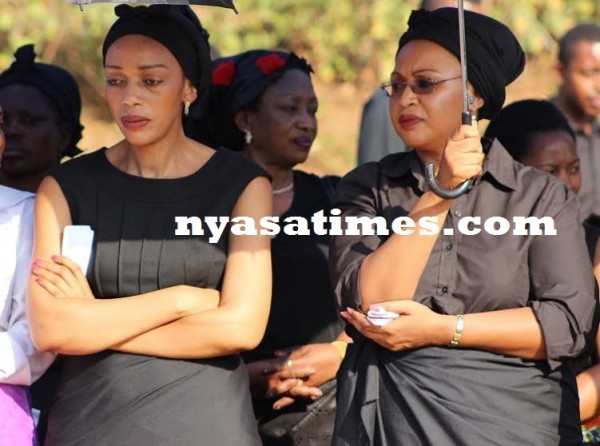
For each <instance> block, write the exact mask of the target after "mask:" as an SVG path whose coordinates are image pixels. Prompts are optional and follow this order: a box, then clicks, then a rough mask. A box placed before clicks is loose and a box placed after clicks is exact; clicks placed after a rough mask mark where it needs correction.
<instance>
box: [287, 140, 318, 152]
mask: <svg viewBox="0 0 600 446" xmlns="http://www.w3.org/2000/svg"><path fill="white" fill-rule="evenodd" d="M292 141H293V142H294V144H296V145H297V146H298V147H300V148H301V149H302V150H306V151H309V150H310V148H311V146H312V143H313V139H312V138H310V137H308V136H300V137H298V138H294V139H293V140H292Z"/></svg>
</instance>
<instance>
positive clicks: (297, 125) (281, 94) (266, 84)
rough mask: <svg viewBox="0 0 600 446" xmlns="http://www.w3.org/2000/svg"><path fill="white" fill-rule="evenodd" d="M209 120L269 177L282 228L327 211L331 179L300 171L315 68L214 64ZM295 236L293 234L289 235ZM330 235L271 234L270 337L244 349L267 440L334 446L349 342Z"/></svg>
mask: <svg viewBox="0 0 600 446" xmlns="http://www.w3.org/2000/svg"><path fill="white" fill-rule="evenodd" d="M213 67H214V71H213V87H214V88H213V90H214V91H213V93H214V95H213V97H212V100H211V108H210V110H209V113H207V120H206V121H205V122H204V123H203V124H201V125H200V126H199V127H198V129H199V130H204V131H205V132H208V135H205V136H206V137H208V138H209V139H210V140H211V141H213V144H214V145H215V146H224V147H228V148H231V149H234V150H238V151H241V152H243V153H244V154H245V155H246V156H248V158H250V159H252V160H253V161H255V162H256V163H257V164H258V165H260V166H261V167H263V168H264V169H265V170H266V171H267V172H269V174H270V175H271V177H272V179H273V181H272V185H273V192H272V194H273V215H274V216H275V217H276V218H278V219H279V222H280V225H281V226H284V225H285V224H286V223H285V222H286V221H290V220H294V219H298V218H302V219H306V221H310V219H311V217H312V216H313V215H314V214H315V213H318V212H322V213H323V214H324V215H328V214H329V210H330V209H331V205H332V201H333V195H334V180H336V181H337V180H339V177H323V178H320V177H318V176H316V175H312V174H308V173H306V172H302V171H301V170H298V169H297V168H296V167H297V166H298V164H300V163H302V162H304V161H306V159H307V158H308V156H309V152H310V149H311V147H312V145H313V142H314V140H315V138H316V136H317V130H318V125H317V109H318V106H319V104H318V98H317V96H316V94H315V91H314V88H313V84H312V80H311V75H312V73H313V70H312V67H311V66H310V65H309V64H308V63H307V61H306V60H304V59H303V58H300V57H298V56H297V55H296V54H294V53H290V52H286V51H275V50H263V49H256V50H250V51H246V52H244V53H241V54H237V55H234V56H231V57H225V58H221V59H217V60H215V61H214V63H213ZM292 232H293V231H292ZM328 244H329V237H328V235H327V234H323V233H321V234H318V233H315V232H314V231H310V230H309V233H305V234H303V235H299V234H293V233H290V232H288V231H286V230H280V231H279V233H276V234H273V240H272V242H271V255H272V267H273V297H272V304H271V312H270V314H269V322H268V324H267V329H266V332H265V336H264V338H263V340H262V341H261V343H260V344H259V345H258V347H257V348H256V349H254V350H253V351H250V352H247V353H246V354H244V355H243V357H244V360H245V361H246V363H247V365H248V370H249V373H250V387H251V391H252V394H253V402H254V411H255V415H256V418H257V421H258V425H259V433H260V434H261V438H262V441H263V444H264V445H265V446H276V445H282V446H283V445H286V446H292V445H295V446H301V445H307V446H308V445H311V446H329V445H330V444H331V434H332V431H333V419H334V416H335V379H334V378H335V374H336V373H337V370H338V367H339V365H340V362H341V359H342V355H343V353H344V350H345V347H346V343H345V342H344V341H345V340H347V339H346V338H345V337H344V336H342V338H340V339H338V337H340V333H342V332H343V325H342V321H341V318H340V317H339V311H338V308H337V306H336V304H335V298H334V296H333V292H332V288H331V281H330V278H329V273H328V268H327V265H328V257H327V254H328Z"/></svg>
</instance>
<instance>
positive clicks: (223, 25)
mask: <svg viewBox="0 0 600 446" xmlns="http://www.w3.org/2000/svg"><path fill="white" fill-rule="evenodd" d="M418 3H419V0H395V1H390V0H237V6H238V9H239V11H240V14H239V15H235V14H234V13H233V12H231V11H230V10H222V9H220V8H209V7H195V8H194V9H195V10H196V12H197V13H198V15H199V17H200V18H201V20H202V22H203V24H204V25H205V26H206V28H207V29H208V30H209V31H210V33H211V42H212V43H213V44H214V45H215V46H216V47H217V48H218V49H219V51H220V52H221V54H222V55H228V54H231V53H234V52H238V51H242V50H244V49H248V48H255V47H268V48H284V49H291V50H294V51H296V52H298V53H299V54H300V55H302V56H305V57H306V58H307V59H308V60H309V61H310V62H311V63H312V64H313V66H314V67H315V69H316V71H317V76H318V78H319V79H320V80H321V81H324V82H350V83H355V84H365V83H366V84H369V85H373V84H374V83H376V82H378V81H380V80H383V79H385V78H386V77H387V73H388V72H389V71H390V69H391V67H392V63H393V56H394V54H395V50H396V44H397V39H398V36H399V35H400V34H401V33H402V32H403V31H404V30H405V29H406V20H407V17H408V14H409V12H410V10H411V9H412V8H414V7H416V6H417V5H418ZM484 4H485V7H487V8H488V11H489V14H490V15H492V16H493V17H495V18H497V19H499V20H502V21H504V22H505V23H507V24H508V25H509V26H510V27H511V28H512V29H513V30H514V31H515V33H516V34H517V35H518V36H519V38H520V40H521V42H522V44H523V46H524V47H525V49H526V50H527V52H528V53H529V54H530V55H532V56H536V55H539V54H542V53H548V52H550V51H553V50H554V48H555V45H556V43H555V42H556V39H557V37H559V36H560V35H561V34H562V33H564V32H565V31H566V30H567V29H568V28H569V27H571V26H573V25H574V24H575V23H577V22H580V21H592V20H594V19H595V18H600V2H599V1H598V0H576V1H574V0H519V2H518V5H517V4H516V2H515V1H514V0H484ZM113 6H114V5H109V4H96V5H88V6H86V7H85V9H84V11H83V12H80V11H79V8H78V7H77V6H75V5H72V4H68V3H67V2H66V0H2V1H1V2H0V68H3V67H6V66H8V64H10V62H11V60H12V53H13V52H14V50H15V49H16V48H17V47H19V46H20V45H22V44H24V43H29V42H31V43H35V45H36V52H37V53H38V54H39V55H40V60H42V61H45V62H52V63H57V64H60V65H63V66H65V67H67V68H68V69H70V70H71V71H73V73H74V74H75V75H76V76H77V78H78V79H79V81H80V83H81V84H82V88H84V89H86V88H91V89H92V90H93V91H96V92H98V93H99V92H101V90H102V76H101V60H100V45H101V42H102V39H103V37H104V34H105V33H106V31H107V30H108V27H109V26H110V24H111V23H112V21H113V20H114V15H113Z"/></svg>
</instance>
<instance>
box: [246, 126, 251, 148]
mask: <svg viewBox="0 0 600 446" xmlns="http://www.w3.org/2000/svg"><path fill="white" fill-rule="evenodd" d="M244 141H246V144H247V145H250V143H251V142H252V133H251V132H250V129H246V130H244Z"/></svg>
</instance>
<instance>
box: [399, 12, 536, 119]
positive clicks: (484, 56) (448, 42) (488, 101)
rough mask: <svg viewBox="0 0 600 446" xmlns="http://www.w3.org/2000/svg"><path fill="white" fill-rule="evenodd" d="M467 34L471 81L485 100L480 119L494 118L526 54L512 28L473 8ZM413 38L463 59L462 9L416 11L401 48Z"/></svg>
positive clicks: (468, 13)
mask: <svg viewBox="0 0 600 446" xmlns="http://www.w3.org/2000/svg"><path fill="white" fill-rule="evenodd" d="M465 36H466V47H467V75H468V78H469V82H471V83H472V84H473V87H474V88H475V91H476V92H477V93H478V94H479V95H480V96H481V97H482V98H483V100H484V101H485V104H484V105H483V107H482V108H481V109H480V110H479V118H486V119H491V118H493V117H494V115H495V114H496V113H498V111H499V110H500V109H501V108H502V105H503V104H504V100H505V99H506V90H505V89H506V86H507V85H508V84H510V83H511V82H512V81H514V80H515V79H516V78H517V77H518V76H519V75H520V74H521V73H522V72H523V68H524V67H525V54H524V53H523V50H522V49H521V46H520V45H519V42H518V41H517V39H516V38H515V36H514V35H513V33H512V32H511V31H510V29H508V28H507V27H506V26H505V25H503V24H502V23H500V22H498V21H497V20H494V19H492V18H491V17H488V16H485V15H482V14H477V13H475V12H472V11H465ZM413 40H428V41H431V42H434V43H437V44H438V45H440V46H442V47H443V48H445V49H446V50H448V51H450V52H451V53H452V54H454V55H455V56H456V57H457V58H458V59H459V60H460V45H459V33H458V10H457V9H456V8H440V9H436V10H435V11H426V10H424V9H421V10H419V11H413V12H412V13H411V15H410V18H409V19H408V30H407V31H406V32H405V33H404V34H403V35H402V36H401V37H400V42H399V44H398V51H400V49H401V48H402V47H403V46H404V45H406V44H407V43H409V42H411V41H413Z"/></svg>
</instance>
